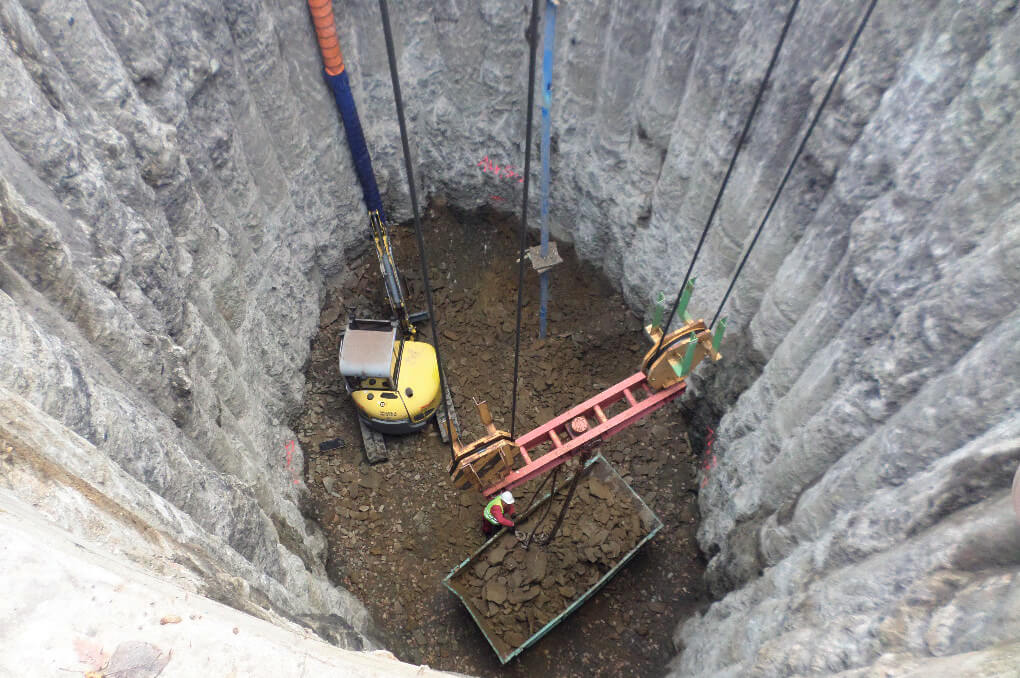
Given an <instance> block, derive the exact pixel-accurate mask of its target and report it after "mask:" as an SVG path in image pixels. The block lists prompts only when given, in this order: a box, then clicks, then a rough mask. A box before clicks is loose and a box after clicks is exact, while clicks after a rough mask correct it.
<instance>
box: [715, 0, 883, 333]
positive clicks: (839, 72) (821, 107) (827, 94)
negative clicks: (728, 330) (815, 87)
mask: <svg viewBox="0 0 1020 678" xmlns="http://www.w3.org/2000/svg"><path fill="white" fill-rule="evenodd" d="M877 4H878V0H871V4H870V5H868V9H867V11H866V12H865V13H864V18H863V19H861V23H860V24H859V25H858V26H857V30H856V31H855V32H854V35H853V37H852V38H851V39H850V44H849V45H848V46H847V49H846V54H844V55H843V60H842V61H841V62H840V64H839V68H837V69H836V75H835V76H833V78H832V82H830V83H829V89H828V90H826V91H825V96H824V97H822V102H821V103H820V104H819V105H818V110H817V111H815V117H814V118H812V120H811V124H810V125H808V128H807V132H806V133H805V134H804V138H803V139H801V140H800V145H799V146H798V147H797V152H796V153H794V154H793V159H792V160H791V161H790V164H789V166H787V168H786V173H785V174H784V175H783V179H782V181H780V182H779V187H778V188H776V192H775V193H774V194H773V195H772V201H771V202H770V203H769V207H768V209H767V210H765V216H764V217H762V219H761V223H759V224H758V230H757V231H755V233H754V238H752V239H751V244H750V245H748V247H747V251H745V252H744V256H743V257H742V258H741V260H740V264H739V265H738V266H737V270H736V271H734V272H733V277H732V278H730V284H729V287H727V288H726V294H724V295H723V298H722V301H720V302H719V308H717V309H716V311H715V315H714V316H713V317H712V324H711V325H709V328H710V329H711V328H712V327H715V322H716V320H718V319H719V314H720V313H722V310H723V306H725V305H726V300H727V299H729V298H730V292H732V291H733V287H734V286H735V285H736V284H737V278H739V277H740V272H741V271H743V270H744V264H746V263H747V258H748V257H749V256H750V255H751V250H753V249H754V246H755V243H757V242H758V236H760V235H761V232H762V230H763V229H764V228H765V222H767V221H768V220H769V217H770V216H772V210H773V209H774V208H775V206H776V203H777V202H779V196H780V195H782V193H783V189H784V188H786V182H787V181H788V180H789V178H790V175H791V174H793V168H794V166H795V165H796V164H797V161H798V160H799V159H800V154H801V152H802V151H803V150H804V147H805V146H806V145H807V142H808V139H809V138H810V137H811V133H812V132H814V130H815V125H816V124H818V120H819V118H821V117H822V111H823V110H825V105H826V104H828V103H829V98H830V97H831V96H832V92H833V91H834V90H835V89H836V83H838V82H839V78H840V76H841V75H843V70H844V69H845V68H846V65H847V62H849V61H850V54H851V53H852V52H853V51H854V47H855V46H856V45H857V40H858V39H859V38H860V37H861V33H863V32H864V27H865V26H866V25H867V23H868V19H870V18H871V12H872V10H874V9H875V5H877Z"/></svg>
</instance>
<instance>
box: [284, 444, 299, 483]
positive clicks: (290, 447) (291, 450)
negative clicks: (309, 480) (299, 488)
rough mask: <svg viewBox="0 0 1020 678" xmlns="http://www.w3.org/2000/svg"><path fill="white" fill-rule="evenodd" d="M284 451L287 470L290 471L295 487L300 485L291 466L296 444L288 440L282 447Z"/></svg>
mask: <svg viewBox="0 0 1020 678" xmlns="http://www.w3.org/2000/svg"><path fill="white" fill-rule="evenodd" d="M284 449H285V450H286V451H287V470H288V471H290V477H291V479H292V480H293V481H294V484H295V485H300V484H301V481H300V480H298V476H297V471H295V470H294V467H293V466H291V460H292V459H293V458H294V450H295V449H296V443H295V442H294V441H293V440H288V441H287V444H286V445H284Z"/></svg>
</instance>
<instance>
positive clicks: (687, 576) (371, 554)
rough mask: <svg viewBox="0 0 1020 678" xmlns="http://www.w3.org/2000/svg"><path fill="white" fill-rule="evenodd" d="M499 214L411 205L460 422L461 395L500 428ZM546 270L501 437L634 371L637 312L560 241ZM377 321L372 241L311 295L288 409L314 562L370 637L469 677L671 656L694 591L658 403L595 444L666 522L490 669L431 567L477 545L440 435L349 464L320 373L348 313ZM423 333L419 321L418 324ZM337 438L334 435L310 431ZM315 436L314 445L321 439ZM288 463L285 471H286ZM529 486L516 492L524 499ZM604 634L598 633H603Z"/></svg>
mask: <svg viewBox="0 0 1020 678" xmlns="http://www.w3.org/2000/svg"><path fill="white" fill-rule="evenodd" d="M515 223H516V222H515V221H514V220H513V219H510V218H507V217H505V216H501V215H499V214H496V213H470V214H459V213H457V214H455V213H453V212H451V211H448V210H446V209H444V208H442V207H435V206H434V207H433V208H431V209H430V210H429V211H428V219H427V221H426V224H425V231H426V233H425V237H426V242H427V246H428V248H429V249H428V254H429V259H430V264H431V265H432V271H431V272H430V276H431V279H432V283H433V288H434V291H435V300H436V304H437V315H438V318H439V322H440V335H441V336H440V351H441V353H442V357H443V359H444V361H445V365H446V370H447V374H448V376H449V381H450V385H451V388H452V390H453V395H454V401H455V404H456V407H457V411H458V413H459V416H460V421H461V425H462V434H463V437H464V439H465V440H471V439H473V437H475V436H477V435H479V434H480V433H481V432H482V427H481V424H480V423H479V421H478V417H477V415H476V413H475V410H474V406H473V404H472V399H479V400H486V401H488V403H489V405H490V407H491V408H492V411H493V415H494V417H495V420H496V424H497V426H498V427H500V428H505V429H509V423H508V419H509V415H510V401H511V381H512V375H513V345H514V315H515V303H516V279H517V272H516V265H515V263H514V262H515V260H516V249H517V245H516V232H515V230H514V229H515ZM394 236H395V237H394V239H395V243H396V248H397V256H398V260H399V263H400V266H401V270H402V271H403V272H404V274H405V275H406V276H407V279H408V280H407V282H408V286H409V288H410V292H411V298H412V299H414V300H416V301H417V303H418V305H417V306H415V308H418V307H419V306H421V305H424V301H423V294H422V286H421V283H420V279H421V278H420V273H419V270H418V263H417V256H416V254H415V247H414V238H413V233H412V232H411V231H410V230H409V229H395V233H394ZM561 251H563V254H564V258H565V260H566V262H565V263H564V264H563V265H561V266H560V267H559V268H557V269H556V270H555V271H554V273H553V278H552V284H551V289H552V303H551V305H550V314H549V318H550V320H549V332H550V334H549V337H548V338H547V339H546V340H544V341H538V340H537V339H536V338H535V337H537V305H538V304H537V294H538V281H537V280H536V278H535V274H534V273H533V272H531V271H529V272H528V274H527V278H526V283H525V284H526V288H525V301H526V306H525V309H524V329H523V339H522V347H521V350H522V356H521V385H520V392H519V396H518V398H519V400H518V422H517V433H518V434H520V433H522V432H526V431H527V430H529V429H530V428H532V427H533V426H535V425H537V424H540V423H542V422H544V421H546V420H547V419H549V418H551V417H553V416H554V415H555V414H557V413H559V412H562V411H563V410H565V409H567V408H569V407H570V406H572V405H575V404H577V403H579V402H582V401H583V400H585V399H587V398H589V397H591V396H592V395H594V394H595V393H596V392H597V391H598V390H601V389H604V388H606V387H608V386H609V385H611V384H613V383H615V382H616V381H618V380H620V379H622V378H624V377H626V376H628V375H630V374H632V373H633V372H634V371H636V369H637V366H638V362H639V360H640V358H641V355H642V354H643V352H644V351H645V349H646V342H645V339H644V338H643V335H642V332H641V329H640V327H641V322H640V319H639V318H637V317H636V316H634V315H633V314H632V313H631V312H630V311H629V310H628V309H627V308H626V306H625V305H624V303H623V300H622V298H621V297H620V296H619V295H618V294H616V293H615V292H614V291H613V289H612V288H611V287H610V286H609V285H608V283H606V281H605V280H604V279H602V278H601V277H600V276H599V275H597V274H595V273H594V272H593V271H592V270H590V269H588V268H586V267H584V266H583V265H581V264H579V263H578V262H577V260H576V258H575V257H574V256H573V252H572V251H570V249H569V248H566V247H563V248H561ZM353 308H357V309H360V311H361V312H362V313H366V312H371V314H372V315H374V316H376V317H385V314H386V312H387V306H386V304H385V300H384V298H383V297H382V292H381V282H380V279H379V274H378V267H377V263H376V261H375V257H374V255H373V254H372V253H371V252H370V251H367V252H366V254H365V255H364V256H363V257H361V258H360V259H359V260H357V261H355V262H354V263H353V264H352V274H351V276H350V277H349V279H348V282H347V283H346V284H345V285H344V286H342V287H341V288H337V289H334V290H333V291H332V292H331V293H330V294H329V295H328V297H327V301H326V304H325V305H324V307H323V310H322V315H321V319H320V322H321V329H320V332H319V334H318V336H317V337H316V338H315V339H314V341H313V345H312V355H311V358H310V361H309V363H308V365H307V367H306V378H307V380H308V384H307V387H306V394H307V395H306V401H305V408H304V411H303V412H302V413H301V415H300V416H299V417H298V418H297V419H296V420H295V421H294V422H292V425H293V426H294V429H295V430H296V431H297V432H298V434H299V437H300V442H301V445H302V447H303V449H304V450H305V453H306V457H307V460H308V461H307V467H306V468H305V469H304V473H305V479H306V482H307V484H308V487H309V488H310V490H311V506H310V507H309V509H310V513H311V514H312V515H313V516H314V517H315V518H316V519H317V520H318V521H319V522H320V524H321V525H322V527H323V529H324V530H325V531H326V533H327V536H328V540H329V562H328V569H329V572H330V575H331V576H332V577H333V579H334V580H335V581H337V582H340V583H342V584H343V585H344V586H346V587H348V588H349V589H350V590H351V591H352V592H354V593H355V594H356V595H357V596H358V598H359V599H360V600H362V601H364V603H365V605H366V606H368V608H369V609H370V610H371V611H372V613H373V614H374V616H375V619H376V620H377V622H378V625H379V633H380V636H381V638H380V640H381V641H382V643H383V644H384V645H385V646H386V647H387V648H389V649H390V650H392V651H393V652H395V653H396V654H397V656H399V657H400V658H401V659H406V660H409V661H415V662H424V663H427V664H429V665H431V666H434V667H438V668H444V669H449V670H455V671H462V672H465V673H471V674H474V675H496V674H497V673H498V674H499V675H515V674H520V675H530V676H534V675H550V676H552V675H564V676H565V675H577V676H582V675H583V676H590V675H604V676H611V675H624V674H627V675H633V674H639V675H648V674H654V673H656V672H659V671H661V670H662V669H663V667H664V665H665V664H666V662H667V661H668V660H669V658H670V657H671V656H672V655H673V654H674V649H673V646H672V642H671V639H670V636H671V633H672V630H673V628H674V627H675V626H676V624H677V622H679V621H681V620H682V619H684V618H686V617H687V616H689V615H690V614H691V613H692V612H693V611H694V610H695V609H697V608H698V607H699V606H700V605H701V604H702V603H703V602H704V601H705V594H704V591H703V588H702V585H701V583H700V582H701V574H702V571H703V567H704V563H703V560H702V558H701V555H700V553H699V551H698V548H697V545H696V542H695V538H694V535H695V530H696V527H697V521H698V516H697V508H696V503H695V498H696V490H697V482H696V470H697V460H696V459H695V458H694V456H693V455H692V454H691V451H690V448H689V444H688V443H687V434H686V431H685V429H684V425H683V423H682V422H681V421H680V416H679V407H680V406H679V405H673V406H670V407H667V408H666V409H664V410H662V411H660V412H658V413H656V414H655V415H653V416H652V417H651V418H649V419H648V420H646V421H645V422H642V423H641V424H640V425H638V426H635V427H634V428H632V429H631V430H629V431H626V432H624V433H622V434H620V435H619V436H617V437H615V438H613V439H612V440H610V441H608V442H607V443H606V444H605V445H603V446H602V447H601V448H600V450H599V451H600V452H601V453H602V454H603V455H604V456H605V457H606V458H607V459H608V460H609V461H610V462H611V463H612V464H613V466H614V468H615V469H616V470H617V471H618V472H619V473H620V474H621V475H622V476H623V477H624V479H625V480H626V481H627V482H628V483H630V485H631V486H632V487H633V488H634V489H635V490H636V491H637V492H638V494H640V495H641V496H642V498H643V499H644V500H645V501H646V502H647V503H648V504H649V506H650V507H651V508H652V509H653V510H654V511H655V512H656V514H657V515H658V516H659V517H660V518H661V519H662V521H663V522H664V523H665V527H664V528H663V530H662V531H661V532H660V533H659V534H658V536H657V537H656V538H655V539H654V540H652V541H651V542H650V543H649V544H648V545H646V546H645V548H643V549H642V550H641V552H639V553H638V554H637V556H636V557H635V558H634V559H633V560H632V561H631V562H630V563H629V564H628V565H627V566H626V567H625V568H623V570H622V571H621V572H620V573H619V574H618V575H617V576H616V577H615V578H614V579H613V580H612V581H611V582H610V583H609V584H608V585H607V586H606V587H605V588H604V589H603V590H602V591H601V592H600V593H599V594H598V595H596V596H595V597H594V598H593V599H592V600H590V601H589V602H587V603H586V604H585V605H584V606H582V608H581V609H580V610H578V611H577V612H576V613H574V614H573V615H571V617H570V618H568V619H567V620H566V621H565V622H564V623H563V624H561V625H560V626H558V627H557V628H556V629H555V630H554V631H553V632H552V633H550V634H549V635H548V636H546V638H544V639H543V640H542V641H541V642H539V643H538V644H537V645H536V646H534V647H532V648H530V649H528V650H527V651H526V652H525V653H524V654H523V655H522V656H521V658H519V659H515V660H514V661H513V662H512V663H511V664H509V665H508V666H507V667H505V668H503V667H500V664H499V662H498V659H497V658H496V656H495V654H494V653H493V652H492V650H491V648H489V646H488V644H487V643H486V642H485V640H484V638H483V637H482V635H481V633H480V632H479V631H478V629H477V628H476V626H475V623H474V621H473V620H472V619H471V617H470V615H469V614H468V613H467V611H466V610H465V609H464V607H463V605H462V604H461V603H460V602H459V601H458V600H457V599H456V598H455V597H454V596H453V595H452V594H451V593H450V592H449V591H447V590H446V589H445V588H444V587H443V586H442V579H443V578H444V577H445V576H446V575H447V574H448V573H449V572H450V570H452V569H453V568H454V567H456V566H457V565H458V564H460V563H461V562H462V561H463V560H464V559H465V558H467V557H468V556H469V555H470V554H471V553H473V552H474V551H475V550H476V549H477V548H478V547H479V546H480V545H481V544H482V543H483V541H484V538H483V536H482V534H481V531H480V521H481V513H482V506H483V502H482V499H481V496H480V495H477V494H474V493H465V494H461V493H458V492H456V491H455V490H454V489H453V487H452V485H451V484H450V481H449V477H448V476H447V474H446V466H447V463H448V461H449V458H450V453H449V449H448V448H447V447H446V446H445V445H444V444H443V443H442V442H441V441H440V439H439V437H438V435H437V434H436V432H435V430H434V427H430V428H429V429H427V431H426V432H425V433H422V434H418V435H413V436H407V437H403V438H388V439H387V447H388V451H389V457H390V461H389V462H387V463H385V464H381V465H378V466H375V467H369V466H368V465H367V464H365V463H364V457H363V452H362V447H361V442H360V433H359V429H358V426H357V420H356V416H355V413H354V408H353V406H352V404H351V403H350V401H349V399H348V398H347V397H346V395H345V393H344V391H343V386H342V384H341V382H340V380H339V378H338V375H337V372H336V361H337V347H338V344H339V335H340V331H341V329H342V327H343V324H344V319H345V317H346V314H347V313H348V311H349V310H350V309H353ZM423 329H424V328H423ZM337 438H339V439H341V440H342V441H343V442H344V444H343V446H341V447H335V448H333V449H329V450H324V451H320V444H321V443H323V442H328V441H331V440H334V439H337ZM326 447H329V445H328V444H327V445H326ZM300 471H301V469H295V470H294V472H295V473H299V472H300ZM531 491H532V488H527V487H525V488H522V491H521V492H519V493H518V494H519V495H520V496H522V498H523V500H524V501H526V500H527V497H529V496H530V492H531ZM607 641H609V642H607Z"/></svg>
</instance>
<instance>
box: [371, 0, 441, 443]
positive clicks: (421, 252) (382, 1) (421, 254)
mask: <svg viewBox="0 0 1020 678" xmlns="http://www.w3.org/2000/svg"><path fill="white" fill-rule="evenodd" d="M379 11H380V12H381V13H382V24H383V36H384V37H385V40H386V56H387V57H388V58H389V62H390V80H391V81H392V82H393V101H394V103H395V104H396V107H397V123H398V124H399V125H400V143H401V145H402V146H403V150H404V169H405V170H406V172H407V189H408V192H409V193H410V194H411V209H412V210H413V211H414V235H415V239H416V240H417V242H418V260H419V262H420V264H421V277H422V282H423V284H424V286H425V304H426V305H427V307H428V311H429V324H430V327H431V328H432V343H433V346H434V347H435V349H436V366H437V367H438V368H439V400H440V401H441V405H442V408H443V411H444V412H445V413H446V426H447V433H448V434H449V442H450V458H451V459H455V458H456V453H455V452H454V449H453V431H452V430H451V429H452V428H453V417H451V416H450V410H449V407H448V404H447V402H446V393H447V387H446V372H445V371H444V370H443V359H442V356H441V355H440V353H439V323H438V322H437V321H436V311H435V306H434V305H433V303H432V284H431V283H430V282H429V262H428V255H427V254H426V252H425V238H424V236H423V235H422V232H421V214H420V213H419V210H418V193H417V191H416V190H415V187H414V170H413V169H412V167H411V148H410V146H409V145H408V142H407V123H406V122H405V120H404V101H403V99H402V98H401V96H400V76H399V75H398V74H397V57H396V54H395V52H394V49H393V31H392V30H391V29H390V14H389V10H388V8H387V6H386V0H379Z"/></svg>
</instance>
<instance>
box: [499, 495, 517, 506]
mask: <svg viewBox="0 0 1020 678" xmlns="http://www.w3.org/2000/svg"><path fill="white" fill-rule="evenodd" d="M499 498H500V499H502V500H503V503H504V504H512V503H514V495H512V494H510V493H509V492H504V493H503V494H501V495H499Z"/></svg>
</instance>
